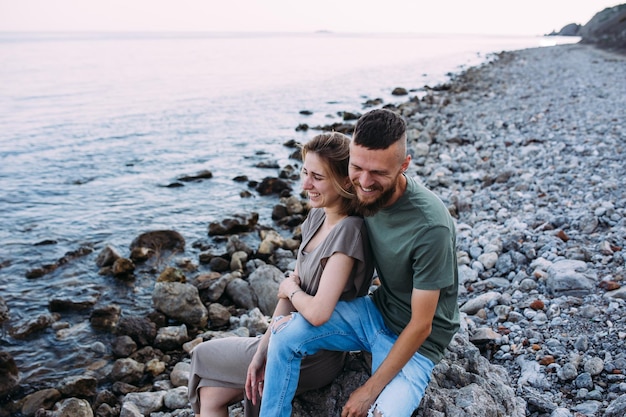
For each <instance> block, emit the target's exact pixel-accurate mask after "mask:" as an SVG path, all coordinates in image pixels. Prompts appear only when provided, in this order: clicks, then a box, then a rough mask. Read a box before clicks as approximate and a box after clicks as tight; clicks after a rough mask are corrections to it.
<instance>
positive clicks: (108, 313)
mask: <svg viewBox="0 0 626 417" xmlns="http://www.w3.org/2000/svg"><path fill="white" fill-rule="evenodd" d="M121 313H122V309H121V308H120V307H119V306H116V305H113V304H112V305H108V306H105V307H99V308H95V309H94V310H93V311H92V312H91V315H90V316H89V322H90V323H91V326H92V327H93V328H95V329H101V330H109V331H110V330H113V329H114V328H115V327H116V326H117V323H118V322H119V319H120V315H121Z"/></svg>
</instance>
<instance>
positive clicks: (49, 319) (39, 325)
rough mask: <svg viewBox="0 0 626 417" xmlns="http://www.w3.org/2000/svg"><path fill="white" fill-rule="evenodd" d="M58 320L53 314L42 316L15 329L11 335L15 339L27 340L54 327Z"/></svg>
mask: <svg viewBox="0 0 626 417" xmlns="http://www.w3.org/2000/svg"><path fill="white" fill-rule="evenodd" d="M56 320H57V318H56V316H53V315H51V314H42V315H40V316H38V317H37V318H34V319H31V320H29V321H27V322H26V323H23V324H21V325H19V326H16V327H13V328H12V329H11V330H10V331H9V333H10V334H11V337H13V338H14V339H26V338H28V337H30V336H32V335H34V334H35V333H39V332H41V331H43V330H45V329H47V328H48V327H50V326H51V325H52V323H54V322H55V321H56Z"/></svg>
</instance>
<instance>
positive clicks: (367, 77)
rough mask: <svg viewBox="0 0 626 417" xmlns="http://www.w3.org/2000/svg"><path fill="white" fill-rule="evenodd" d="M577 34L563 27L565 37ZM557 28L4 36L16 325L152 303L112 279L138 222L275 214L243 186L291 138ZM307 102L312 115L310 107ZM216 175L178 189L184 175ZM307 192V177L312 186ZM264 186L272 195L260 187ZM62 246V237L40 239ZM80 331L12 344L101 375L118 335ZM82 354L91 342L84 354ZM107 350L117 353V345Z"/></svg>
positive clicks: (202, 231)
mask: <svg viewBox="0 0 626 417" xmlns="http://www.w3.org/2000/svg"><path fill="white" fill-rule="evenodd" d="M554 41H558V42H571V41H572V40H567V39H565V40H564V39H557V38H551V39H550V42H554ZM545 42H546V39H544V38H519V37H507V38H503V37H485V36H442V35H439V36H425V35H364V34H331V33H317V34H227V33H221V34H196V33H194V34H190V33H177V34H158V33H143V34H99V33H79V34H76V33H74V34H63V33H56V34H39V33H30V34H24V33H21V34H20V33H0V63H1V64H0V213H1V216H0V296H2V297H3V298H4V299H5V301H6V302H7V304H8V306H9V308H10V313H11V318H10V320H9V321H7V322H5V323H4V328H5V330H8V329H9V328H10V327H13V326H19V325H22V324H23V323H25V322H27V321H29V320H32V319H35V318H37V317H38V316H40V315H42V314H46V313H48V312H49V310H48V303H49V301H50V299H51V298H53V297H54V298H85V297H87V298H88V297H96V298H98V299H99V302H98V305H107V304H109V303H112V302H115V303H117V304H119V305H121V306H122V308H123V312H124V314H129V315H132V314H140V313H142V312H146V311H148V310H150V309H151V297H150V294H151V285H152V282H150V281H145V282H144V281H141V280H138V281H137V282H135V283H134V284H131V285H128V284H121V283H119V282H115V280H113V279H112V278H110V277H103V276H100V275H98V268H97V267H96V266H95V263H94V259H95V256H96V255H97V253H98V252H99V250H100V249H101V248H102V247H103V246H104V245H106V244H112V245H113V246H115V247H117V248H118V249H119V250H120V252H121V253H122V254H123V255H125V256H126V255H128V245H129V244H130V242H131V241H132V239H133V238H134V237H136V236H137V235H138V234H140V233H142V232H145V231H148V230H155V229H162V228H171V229H175V230H177V231H179V232H180V233H182V234H183V236H184V237H185V238H186V240H187V242H188V252H189V253H188V255H189V257H190V258H191V259H193V260H197V257H196V255H197V253H195V252H193V249H192V248H191V242H194V241H196V240H199V239H206V238H207V226H208V224H209V223H210V222H212V221H215V220H221V219H222V218H224V217H226V216H229V215H231V214H233V213H238V212H244V213H247V212H251V211H256V212H259V213H260V215H261V219H260V222H261V223H262V224H265V225H268V226H272V221H271V218H270V212H271V208H272V206H273V205H274V204H275V203H276V200H275V199H274V198H267V197H260V196H253V197H251V198H242V197H240V192H241V191H244V190H248V188H247V185H246V183H240V182H234V181H233V178H234V177H236V176H239V175H246V176H248V178H249V179H251V180H261V179H263V178H264V177H266V176H276V175H277V173H278V171H277V170H274V169H270V170H268V169H261V168H255V165H256V164H257V163H259V162H263V161H274V162H276V163H278V165H279V166H281V167H282V166H284V165H286V164H288V163H293V161H290V160H289V159H288V155H289V154H290V153H291V152H292V150H291V149H287V148H285V147H284V146H283V143H285V142H286V141H288V140H290V139H295V140H297V141H306V140H307V139H309V138H310V137H312V136H313V135H314V134H315V133H316V132H315V131H308V132H296V131H295V127H296V126H298V125H299V124H300V123H307V124H309V125H310V126H315V125H325V124H330V123H333V122H338V121H340V120H341V118H340V117H339V116H338V112H342V111H351V112H363V111H364V110H363V106H362V104H363V103H364V102H365V101H366V100H367V99H370V98H382V99H383V100H384V102H385V103H392V102H393V103H398V102H401V101H404V100H407V98H406V97H403V98H398V97H394V96H392V95H391V94H390V93H391V91H392V90H393V88H395V87H404V88H407V89H413V90H415V92H414V93H412V94H413V95H415V94H419V89H421V88H422V87H423V86H424V85H431V86H432V85H436V84H438V83H441V82H444V81H445V80H446V79H447V74H449V73H450V72H459V71H460V70H462V69H463V68H464V67H467V66H470V65H475V64H478V63H480V62H483V61H484V60H485V59H488V57H489V54H490V53H492V52H499V51H502V50H511V49H522V48H527V47H536V46H541V45H542V44H544V43H545ZM300 110H309V111H311V112H312V113H313V114H312V115H310V116H305V115H302V114H300V113H299V112H300ZM202 170H210V171H212V173H213V178H212V179H209V180H205V181H202V182H197V183H186V184H185V186H184V187H178V188H171V187H167V185H168V184H171V183H173V182H175V181H176V179H177V178H178V177H180V176H182V175H189V174H195V173H198V172H199V171H202ZM296 187H297V185H296ZM249 191H252V193H253V195H254V194H255V193H254V191H253V190H249ZM41 243H48V244H41ZM82 245H92V246H93V247H94V249H95V250H94V253H93V254H92V255H90V256H87V257H84V258H80V259H79V260H77V261H75V262H72V263H71V265H68V266H66V267H62V268H59V269H58V270H57V271H55V272H54V273H52V274H48V275H45V276H44V277H42V278H38V279H27V278H26V277H25V274H26V272H27V271H28V270H30V269H32V268H35V267H39V266H42V265H44V264H48V263H53V262H55V261H57V260H58V259H59V258H61V257H62V256H63V255H64V254H65V253H67V252H68V251H73V250H76V249H78V248H79V247H80V246H82ZM61 320H62V321H66V322H67V323H68V325H69V328H68V329H65V330H64V331H63V332H55V331H54V330H52V329H47V330H44V331H43V332H41V333H38V334H36V335H35V336H33V337H32V338H30V339H28V340H15V339H13V338H12V337H10V336H9V334H8V332H6V333H5V334H4V335H3V337H2V339H1V340H0V350H5V351H9V352H10V353H11V354H12V355H13V357H14V358H15V360H16V361H17V363H18V367H19V368H20V371H21V374H22V381H23V384H25V385H27V386H28V385H31V386H34V385H45V384H46V383H48V382H49V381H54V380H58V379H60V378H62V377H63V376H67V375H71V374H76V373H81V372H84V369H85V368H87V367H89V366H91V365H92V364H93V362H95V361H96V360H98V359H99V358H101V357H103V354H102V352H100V351H101V345H99V344H98V343H96V342H98V341H102V342H104V344H105V346H107V347H108V344H107V343H108V342H107V337H108V336H107V335H102V334H94V333H93V332H92V330H91V329H90V327H89V325H88V312H86V313H84V314H82V313H73V314H70V315H63V316H62V317H61ZM76 351H78V352H79V354H76V353H74V352H76ZM104 357H107V356H106V354H105V355H104Z"/></svg>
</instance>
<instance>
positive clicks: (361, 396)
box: [189, 110, 459, 417]
mask: <svg viewBox="0 0 626 417" xmlns="http://www.w3.org/2000/svg"><path fill="white" fill-rule="evenodd" d="M302 156H303V168H302V187H303V189H304V190H305V191H306V192H307V193H308V198H309V203H310V206H311V210H310V212H309V214H308V216H307V219H306V220H305V221H304V223H303V224H302V243H301V245H300V249H299V250H298V256H297V262H296V268H295V270H294V271H293V273H292V274H291V275H290V276H289V277H287V278H285V280H284V281H283V282H282V283H281V284H280V287H279V291H278V297H279V300H278V304H277V305H276V309H275V311H274V315H273V319H272V324H271V326H270V328H269V329H268V331H267V332H266V333H265V334H264V335H263V336H262V337H261V338H253V337H250V338H240V337H233V338H224V339H213V340H209V341H206V342H203V343H201V344H200V345H198V346H197V347H196V348H195V349H194V350H193V351H192V354H191V359H192V362H191V374H190V378H189V399H190V402H191V405H192V407H193V409H194V411H195V412H196V414H197V415H200V416H202V417H215V416H220V417H221V416H224V417H227V416H228V405H229V404H232V403H234V402H236V401H239V400H241V399H242V398H244V394H245V397H246V407H245V410H246V415H255V414H258V413H259V411H258V409H257V407H258V405H259V404H260V415H261V416H262V417H279V416H285V417H287V416H290V415H291V401H292V399H293V397H294V395H295V394H296V393H297V392H302V391H305V390H310V389H317V388H321V387H323V386H325V385H327V384H329V383H330V382H332V380H333V379H334V378H335V377H336V376H337V375H338V374H339V373H340V372H341V370H342V367H343V360H344V357H345V353H344V352H347V351H367V352H371V354H372V375H371V377H370V378H369V379H368V380H367V382H366V383H365V384H364V385H363V386H361V387H359V388H358V389H356V390H355V391H354V392H353V393H352V394H351V396H350V398H349V399H348V402H347V403H346V404H345V405H344V407H343V409H342V413H341V416H342V417H348V416H350V417H355V416H363V417H364V416H387V417H409V416H410V415H411V414H412V413H413V411H414V410H415V409H416V408H417V407H418V406H419V403H420V401H421V399H422V397H423V395H424V392H425V390H426V387H427V385H428V383H429V381H430V378H431V374H432V369H433V367H434V366H435V364H436V363H437V362H438V361H439V360H440V359H441V358H442V356H443V353H444V349H445V348H446V346H447V345H448V343H449V342H450V340H451V338H452V336H453V335H454V333H455V332H456V331H457V329H458V327H459V312H458V304H457V286H458V277H457V264H456V251H455V230H454V224H453V221H452V219H451V217H450V215H449V213H448V211H447V209H446V208H445V206H444V205H443V204H442V202H441V201H440V200H439V199H438V198H437V197H436V196H435V195H434V194H433V193H431V192H430V191H428V190H426V189H425V188H424V187H423V186H421V185H419V184H418V183H417V182H416V181H415V180H414V179H412V178H409V177H407V176H405V174H404V172H405V171H406V170H407V168H408V167H409V164H410V162H411V157H410V156H409V155H408V154H407V137H406V124H405V122H404V119H403V118H402V117H401V116H399V115H398V114H396V113H394V112H392V111H389V110H373V111H370V112H369V113H366V114H365V115H363V116H362V117H361V118H360V119H359V121H358V122H357V124H356V126H355V131H354V135H353V140H352V142H350V140H349V139H348V138H347V137H346V136H344V135H342V134H340V133H325V134H321V135H318V136H316V137H314V138H313V139H312V140H311V141H310V142H308V143H307V144H306V145H304V147H303V150H302ZM374 268H375V269H376V272H377V274H378V277H379V279H380V286H379V287H378V288H377V289H376V290H375V291H374V292H373V293H372V294H370V295H368V288H369V286H370V283H371V279H372V275H373V270H374ZM261 397H262V398H263V400H262V401H261Z"/></svg>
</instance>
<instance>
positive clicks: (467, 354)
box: [293, 331, 526, 417]
mask: <svg viewBox="0 0 626 417" xmlns="http://www.w3.org/2000/svg"><path fill="white" fill-rule="evenodd" d="M369 370H370V359H369V358H368V355H365V354H362V353H350V355H349V356H348V361H347V362H346V366H345V368H344V371H343V372H342V373H341V374H340V375H339V376H338V377H337V378H336V379H335V381H334V382H333V383H332V384H331V385H329V386H327V387H324V388H322V389H319V390H315V391H309V392H305V393H303V394H300V395H298V396H296V398H295V400H294V403H293V415H294V416H296V417H334V416H338V415H340V414H341V408H342V407H343V405H344V404H345V403H346V401H347V400H348V398H349V397H350V394H351V393H352V392H353V391H354V390H355V389H357V388H358V387H360V386H361V385H363V384H364V383H365V381H367V379H368V378H369V375H370V374H369ZM525 415H526V402H525V401H524V400H523V399H522V398H520V397H517V396H516V394H515V391H514V390H513V388H512V387H511V383H510V381H509V376H508V374H507V371H506V370H505V369H504V368H503V367H501V366H498V365H493V364H491V363H490V362H489V361H488V360H487V359H486V358H485V357H483V356H482V355H481V353H480V351H479V349H478V348H477V347H476V346H475V345H474V344H472V343H471V342H470V341H469V338H468V334H467V333H466V332H465V331H461V332H460V333H458V334H456V335H455V337H454V339H453V340H452V342H451V343H450V345H449V346H448V349H447V350H446V354H445V356H444V358H443V359H442V360H441V362H439V363H438V364H437V366H435V369H434V370H433V375H432V379H431V381H430V384H429V385H428V388H427V390H426V393H425V395H424V398H423V400H422V403H421V404H420V406H419V408H418V409H417V410H415V412H414V413H413V417H441V416H456V417H490V416H493V417H498V416H509V417H524V416H525Z"/></svg>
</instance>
